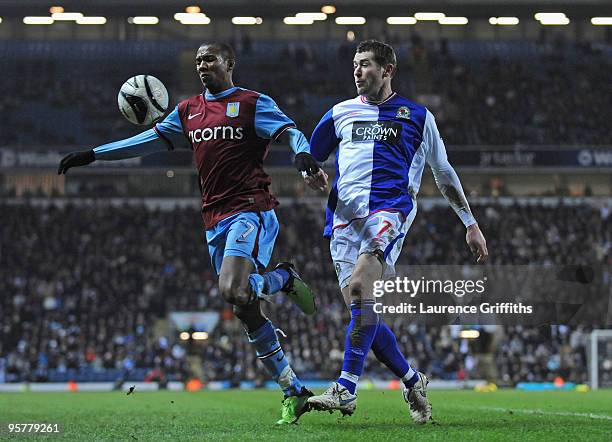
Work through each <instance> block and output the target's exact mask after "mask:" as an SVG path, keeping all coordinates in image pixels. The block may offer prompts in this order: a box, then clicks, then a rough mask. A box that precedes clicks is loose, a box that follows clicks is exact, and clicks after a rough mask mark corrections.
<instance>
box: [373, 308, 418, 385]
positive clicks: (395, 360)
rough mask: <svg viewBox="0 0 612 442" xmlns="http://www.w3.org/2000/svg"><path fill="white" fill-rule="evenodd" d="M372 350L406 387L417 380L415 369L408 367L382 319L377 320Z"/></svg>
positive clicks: (395, 340)
mask: <svg viewBox="0 0 612 442" xmlns="http://www.w3.org/2000/svg"><path fill="white" fill-rule="evenodd" d="M372 351H373V352H374V355H375V356H376V359H378V360H379V361H380V362H382V363H383V364H385V365H386V366H387V367H389V370H391V371H392V372H393V374H395V376H397V377H398V378H401V379H402V382H403V383H404V385H406V387H408V388H410V387H412V386H413V385H414V384H415V383H416V381H418V380H419V377H418V375H417V373H416V371H415V370H414V369H413V368H412V367H410V364H408V361H407V360H406V358H405V357H404V355H403V354H402V352H401V350H400V349H399V346H398V345H397V339H395V335H394V334H393V332H392V331H391V329H390V328H389V326H388V325H387V324H386V323H385V322H384V321H383V319H379V321H378V329H377V330H376V335H375V336H374V341H373V342H372Z"/></svg>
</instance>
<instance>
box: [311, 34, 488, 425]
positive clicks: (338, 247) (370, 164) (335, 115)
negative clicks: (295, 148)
mask: <svg viewBox="0 0 612 442" xmlns="http://www.w3.org/2000/svg"><path fill="white" fill-rule="evenodd" d="M353 67H354V71H353V75H354V78H355V85H356V87H357V93H358V96H357V97H356V98H353V99H351V100H347V101H343V102H342V103H339V104H337V105H335V106H334V107H333V108H332V109H331V110H330V111H329V112H327V113H326V114H325V115H324V116H323V118H322V119H321V121H320V122H319V124H318V125H317V127H316V128H315V130H314V132H313V134H312V138H311V140H310V146H311V153H312V155H313V156H314V157H315V158H316V159H317V160H318V161H325V160H326V159H327V158H328V156H329V155H330V154H331V153H332V152H333V151H334V150H335V151H336V177H335V180H334V183H333V187H332V190H331V193H330V195H329V202H328V205H327V213H326V222H325V232H324V236H326V237H328V238H330V239H331V242H330V248H331V255H332V259H333V261H334V267H335V269H336V272H337V274H338V281H339V283H340V288H341V290H342V295H343V297H344V299H345V301H346V303H347V305H350V309H351V322H350V324H349V327H348V329H347V332H346V341H345V351H344V363H343V366H342V372H341V374H340V378H339V379H338V380H337V382H334V383H333V384H332V386H331V387H330V388H329V389H328V390H327V391H325V393H323V394H322V395H320V396H313V397H311V398H309V399H308V402H309V404H310V405H311V406H312V408H314V409H317V410H340V411H341V412H342V413H343V414H352V413H353V411H354V410H355V407H356V401H357V396H356V394H355V389H356V386H357V381H358V379H359V376H361V374H362V372H363V365H364V362H365V359H366V357H367V355H368V353H369V351H370V349H372V350H373V351H374V354H375V355H376V357H377V358H378V359H379V360H380V361H381V362H383V363H384V364H385V365H387V367H389V368H390V369H391V371H392V372H393V373H394V374H395V375H396V376H398V377H399V378H401V380H402V381H403V383H404V389H403V397H404V400H405V401H406V403H407V404H408V408H409V411H410V415H411V417H412V419H413V420H414V421H415V422H419V423H425V422H427V420H429V419H430V417H431V406H430V405H429V402H428V400H427V383H428V380H427V377H426V376H425V375H424V374H423V373H421V372H419V371H418V370H416V369H415V368H414V367H411V366H410V365H409V364H408V362H407V361H406V358H405V357H404V355H403V354H402V353H401V351H400V350H399V348H398V345H397V341H396V339H395V336H394V335H393V332H392V331H391V330H390V329H389V327H388V326H387V325H386V324H385V323H384V321H383V319H382V318H380V317H378V315H377V314H376V312H375V311H374V296H373V290H372V289H373V284H374V281H376V280H379V279H381V278H387V277H390V276H393V274H394V265H395V262H396V260H397V258H398V256H399V254H400V251H401V248H402V243H403V241H404V239H405V236H406V234H407V232H408V229H409V228H410V225H411V224H412V222H413V220H414V217H415V215H416V211H417V206H416V195H417V193H418V190H419V185H420V183H421V176H422V174H423V168H424V166H425V163H427V164H429V166H430V167H431V169H432V171H433V174H434V178H435V181H436V184H437V185H438V188H439V189H440V191H441V192H442V194H443V195H444V197H445V198H446V200H447V201H448V202H449V203H450V205H451V207H452V208H453V209H454V210H455V212H456V213H457V215H459V218H460V219H461V221H462V222H463V224H464V225H465V227H466V228H467V234H466V240H467V243H468V245H469V247H470V249H471V250H472V252H473V253H474V254H475V255H476V257H477V261H478V262H484V261H485V259H486V258H487V255H488V251H487V247H486V241H485V239H484V236H483V235H482V233H481V231H480V229H479V227H478V224H477V223H476V220H475V219H474V216H473V215H472V213H471V211H470V207H469V205H468V202H467V200H466V198H465V195H464V193H463V189H462V187H461V183H460V182H459V178H458V177H457V174H456V173H455V171H454V170H453V168H452V167H451V165H450V164H449V162H448V159H447V156H446V150H445V148H444V143H443V141H442V138H440V134H439V133H438V129H437V127H436V123H435V120H434V117H433V115H432V114H431V112H429V110H427V109H426V108H425V107H423V106H421V105H418V104H416V103H413V102H412V101H409V100H407V99H406V98H403V97H401V96H399V95H397V94H396V93H395V92H393V91H392V89H391V79H392V78H393V75H394V73H395V71H396V67H397V62H396V57H395V53H394V51H393V48H392V47H391V46H389V45H387V44H384V43H381V42H379V41H375V40H368V41H364V42H362V43H360V44H359V46H358V47H357V52H356V54H355V57H354V60H353Z"/></svg>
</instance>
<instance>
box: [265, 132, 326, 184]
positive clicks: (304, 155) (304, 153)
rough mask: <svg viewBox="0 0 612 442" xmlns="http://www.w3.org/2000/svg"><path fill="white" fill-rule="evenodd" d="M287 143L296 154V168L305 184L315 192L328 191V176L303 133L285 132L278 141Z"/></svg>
mask: <svg viewBox="0 0 612 442" xmlns="http://www.w3.org/2000/svg"><path fill="white" fill-rule="evenodd" d="M276 140H277V141H278V142H280V143H287V144H289V146H290V147H291V149H292V150H293V151H294V152H296V154H295V167H296V169H297V170H298V172H300V173H301V174H302V177H303V178H304V182H305V183H306V184H307V185H308V186H309V187H310V188H311V189H314V190H320V191H322V192H324V191H326V190H327V178H328V176H327V174H326V173H325V171H324V170H323V169H322V168H321V166H320V165H319V163H318V162H317V160H316V159H315V158H314V157H313V156H312V155H311V153H310V145H309V144H308V141H307V140H306V137H305V136H304V134H303V133H302V132H300V131H299V130H298V129H296V128H289V129H287V130H285V131H283V132H282V133H281V134H280V135H279V136H278V138H277V139H276Z"/></svg>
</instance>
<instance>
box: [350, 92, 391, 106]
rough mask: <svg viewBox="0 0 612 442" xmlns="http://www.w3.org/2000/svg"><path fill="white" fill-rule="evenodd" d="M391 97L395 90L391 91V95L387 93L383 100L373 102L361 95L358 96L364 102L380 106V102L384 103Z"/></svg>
mask: <svg viewBox="0 0 612 442" xmlns="http://www.w3.org/2000/svg"><path fill="white" fill-rule="evenodd" d="M393 97H395V92H393V93H392V94H391V95H389V96H388V97H387V98H385V99H384V100H383V101H381V102H378V103H374V102H372V101H368V100H367V99H366V98H365V97H364V96H363V95H360V96H359V99H360V100H361V101H362V102H363V103H365V104H371V105H372V106H380V105H381V104H384V103H386V102H387V101H389V100H390V99H392V98H393Z"/></svg>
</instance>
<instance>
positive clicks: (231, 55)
mask: <svg viewBox="0 0 612 442" xmlns="http://www.w3.org/2000/svg"><path fill="white" fill-rule="evenodd" d="M204 46H208V47H210V48H213V49H216V50H217V51H218V52H219V54H220V55H221V57H223V59H224V60H228V61H229V60H232V61H233V62H236V52H235V51H234V48H232V47H231V46H230V45H228V44H227V43H223V42H219V41H211V42H206V43H202V44H201V45H200V47H204Z"/></svg>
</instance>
